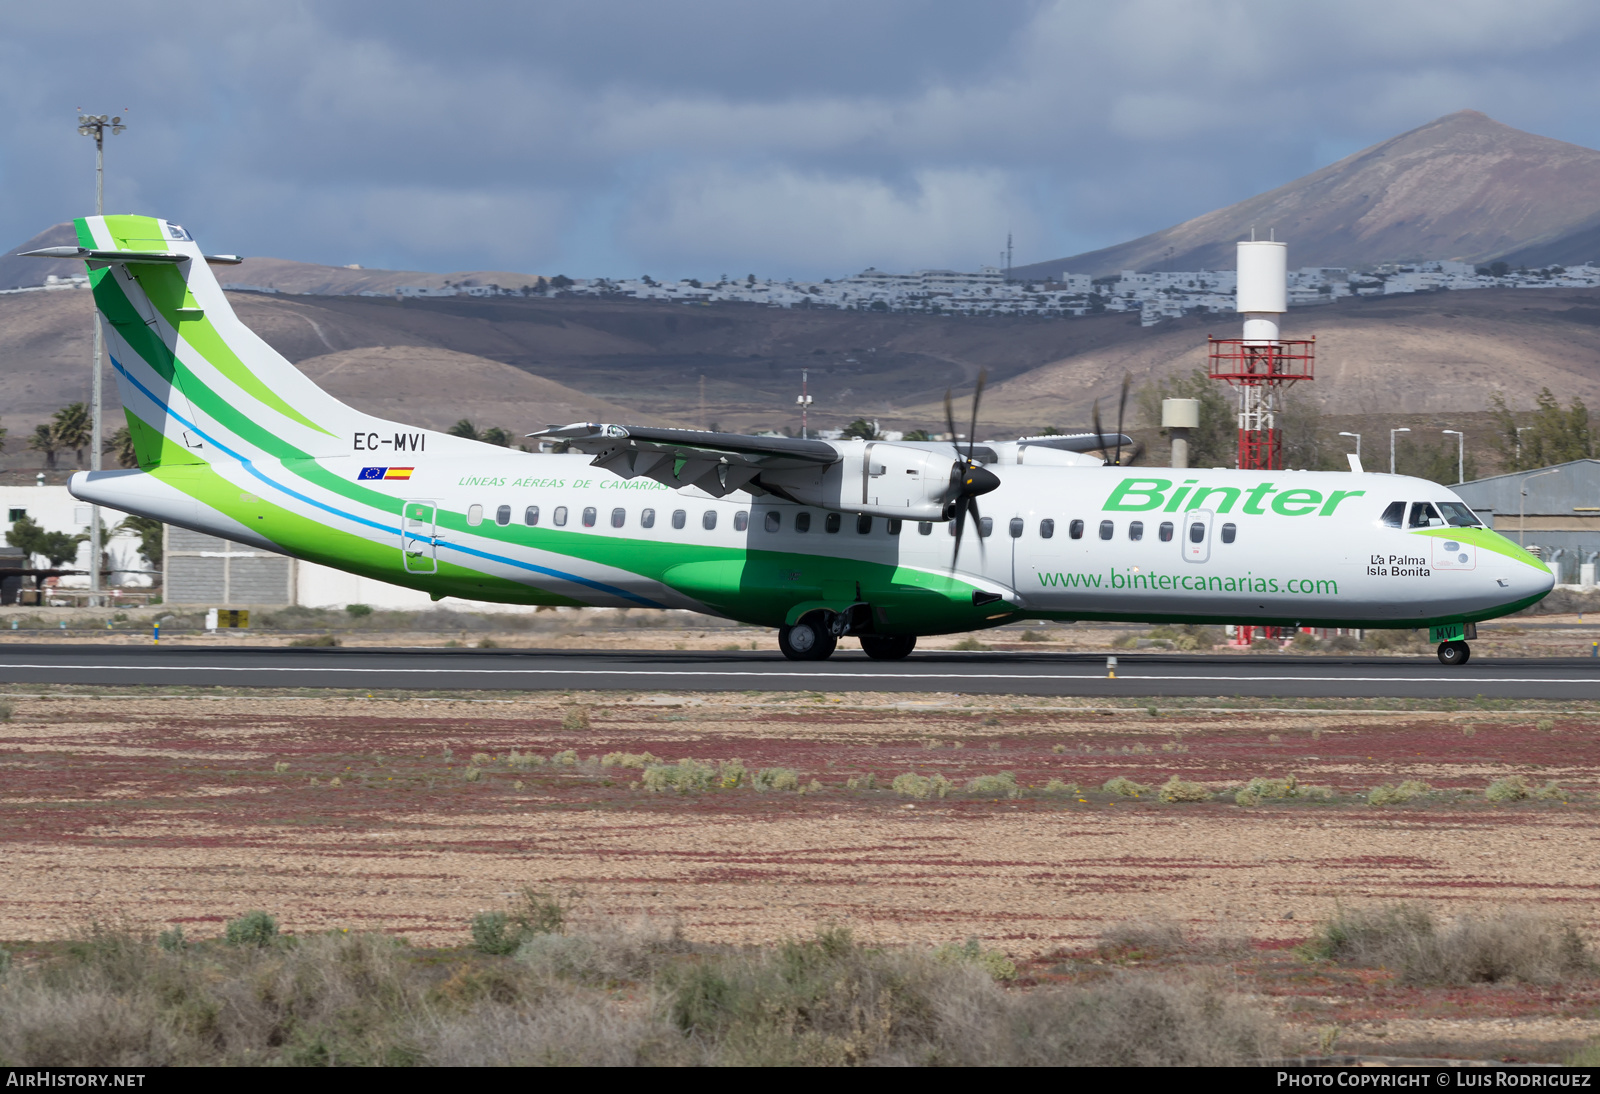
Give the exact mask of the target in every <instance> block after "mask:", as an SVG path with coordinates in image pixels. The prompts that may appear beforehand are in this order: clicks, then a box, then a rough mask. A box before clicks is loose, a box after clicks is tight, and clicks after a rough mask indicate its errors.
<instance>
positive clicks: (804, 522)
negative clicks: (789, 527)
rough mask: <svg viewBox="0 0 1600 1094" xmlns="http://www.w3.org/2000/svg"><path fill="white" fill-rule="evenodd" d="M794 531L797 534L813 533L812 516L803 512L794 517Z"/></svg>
mask: <svg viewBox="0 0 1600 1094" xmlns="http://www.w3.org/2000/svg"><path fill="white" fill-rule="evenodd" d="M794 530H795V531H796V532H809V531H811V514H810V513H807V512H805V511H804V510H802V511H801V512H798V513H796V514H795V515H794Z"/></svg>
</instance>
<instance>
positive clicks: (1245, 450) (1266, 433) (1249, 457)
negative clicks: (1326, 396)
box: [1209, 233, 1317, 471]
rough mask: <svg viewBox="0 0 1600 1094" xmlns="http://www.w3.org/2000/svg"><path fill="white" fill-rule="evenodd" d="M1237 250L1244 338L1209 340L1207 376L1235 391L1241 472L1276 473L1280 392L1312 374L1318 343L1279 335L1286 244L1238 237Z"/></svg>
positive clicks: (1285, 302) (1285, 297) (1285, 299)
mask: <svg viewBox="0 0 1600 1094" xmlns="http://www.w3.org/2000/svg"><path fill="white" fill-rule="evenodd" d="M1253 234H1254V233H1252V235H1253ZM1238 254H1239V257H1238V263H1239V285H1238V295H1237V297H1236V299H1235V304H1234V310H1235V311H1238V312H1241V313H1243V315H1244V337H1243V338H1211V339H1209V341H1210V354H1209V361H1210V369H1211V378H1212V379H1213V380H1222V381H1223V382H1225V383H1227V384H1228V385H1229V386H1230V387H1233V388H1236V389H1237V390H1238V392H1239V464H1238V466H1239V468H1240V470H1262V471H1277V470H1280V469H1282V467H1283V435H1282V434H1281V433H1280V432H1279V430H1278V414H1279V413H1280V412H1281V411H1282V409H1283V392H1284V390H1285V389H1286V388H1288V387H1289V386H1290V385H1292V384H1296V383H1298V382H1299V381H1301V380H1311V379H1312V378H1313V376H1312V371H1313V369H1312V366H1313V364H1314V363H1315V360H1314V359H1315V355H1316V347H1317V341H1316V339H1315V338H1311V339H1305V340H1301V341H1285V340H1283V339H1281V338H1279V337H1278V333H1279V332H1278V325H1279V321H1280V320H1281V319H1282V317H1283V313H1284V312H1286V311H1288V310H1289V245H1288V244H1287V243H1280V242H1278V241H1276V240H1264V239H1261V240H1258V239H1249V240H1241V241H1240V242H1239V244H1238Z"/></svg>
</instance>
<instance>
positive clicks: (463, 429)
mask: <svg viewBox="0 0 1600 1094" xmlns="http://www.w3.org/2000/svg"><path fill="white" fill-rule="evenodd" d="M447 432H449V434H450V436H452V437H465V438H466V439H467V440H469V441H475V440H477V439H478V427H477V426H475V425H473V424H472V422H471V421H469V420H468V419H466V418H462V419H461V420H460V421H459V422H457V423H456V424H455V425H453V426H451V427H450V428H449V430H448V431H447Z"/></svg>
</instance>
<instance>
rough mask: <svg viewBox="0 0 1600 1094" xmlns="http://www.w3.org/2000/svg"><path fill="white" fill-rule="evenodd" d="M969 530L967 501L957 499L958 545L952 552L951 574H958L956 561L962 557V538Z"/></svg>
mask: <svg viewBox="0 0 1600 1094" xmlns="http://www.w3.org/2000/svg"><path fill="white" fill-rule="evenodd" d="M966 528H967V499H966V498H957V499H956V543H955V547H954V548H953V549H952V550H951V551H950V572H951V573H955V572H956V561H957V560H958V559H959V558H960V557H961V537H962V535H963V534H964V533H965V532H966Z"/></svg>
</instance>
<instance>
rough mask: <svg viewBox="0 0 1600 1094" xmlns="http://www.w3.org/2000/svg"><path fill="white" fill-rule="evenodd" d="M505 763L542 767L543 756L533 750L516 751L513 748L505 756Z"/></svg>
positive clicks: (521, 766) (524, 766)
mask: <svg viewBox="0 0 1600 1094" xmlns="http://www.w3.org/2000/svg"><path fill="white" fill-rule="evenodd" d="M506 764H507V765H508V766H510V767H518V768H527V767H543V766H544V765H545V758H544V757H543V756H540V755H539V754H537V753H535V752H518V751H517V750H516V749H514V748H513V749H512V750H511V754H510V755H508V756H507V757H506Z"/></svg>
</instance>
